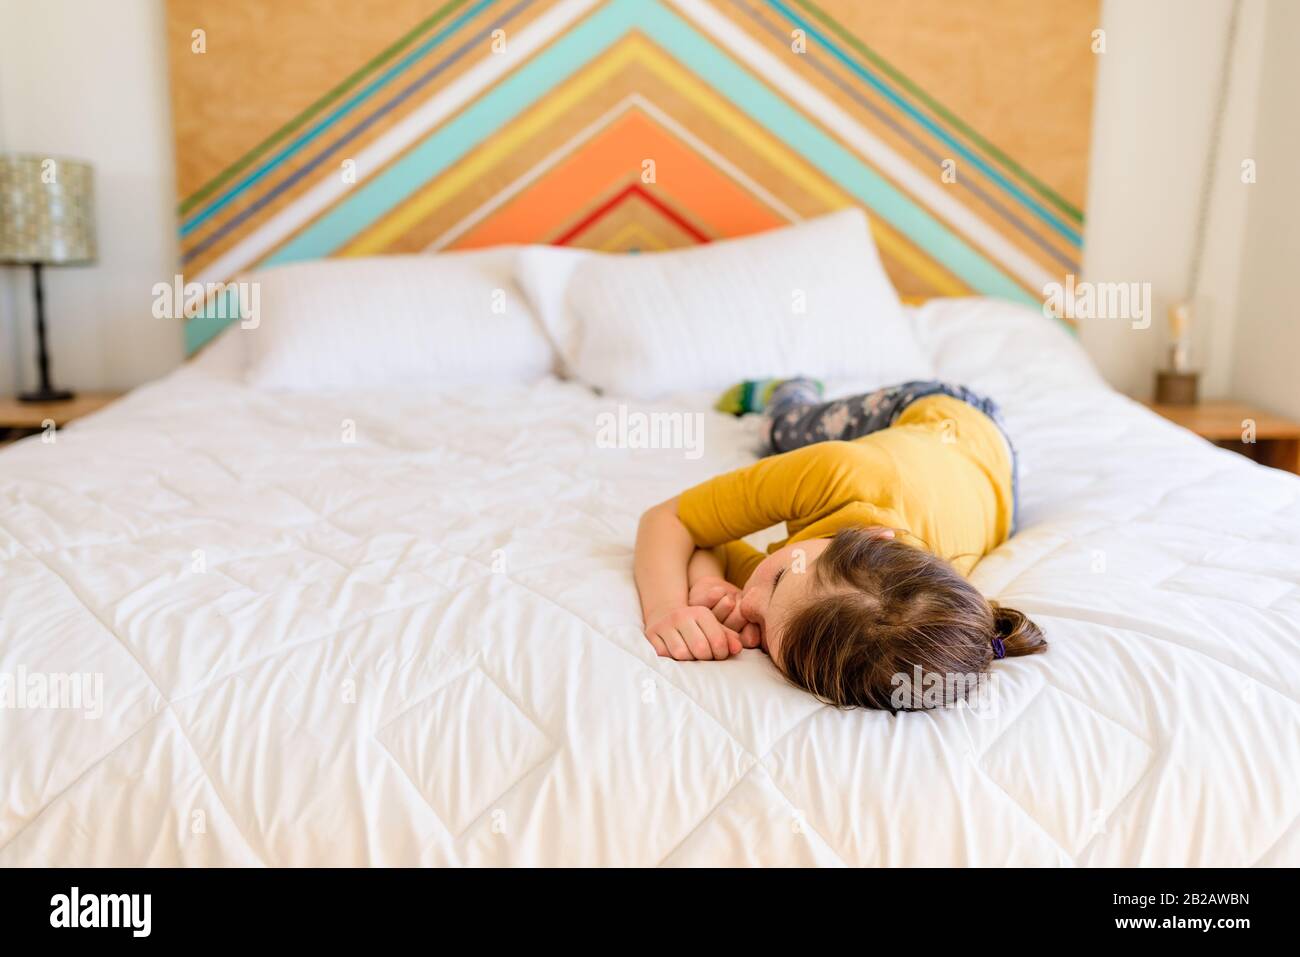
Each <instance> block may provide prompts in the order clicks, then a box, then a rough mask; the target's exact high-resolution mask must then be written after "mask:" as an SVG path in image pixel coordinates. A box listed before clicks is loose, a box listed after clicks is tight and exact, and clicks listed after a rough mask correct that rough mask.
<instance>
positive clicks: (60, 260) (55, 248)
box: [0, 153, 95, 402]
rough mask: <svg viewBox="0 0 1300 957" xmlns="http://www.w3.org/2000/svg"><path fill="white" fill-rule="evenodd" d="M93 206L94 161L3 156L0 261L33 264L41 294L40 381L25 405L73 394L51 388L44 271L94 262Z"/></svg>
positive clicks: (36, 287)
mask: <svg viewBox="0 0 1300 957" xmlns="http://www.w3.org/2000/svg"><path fill="white" fill-rule="evenodd" d="M94 206H95V192H94V188H93V184H92V178H91V168H90V164H89V163H80V162H77V161H75V160H64V159H56V158H53V157H49V156H33V155H15V154H12V153H11V154H0V263H3V264H6V265H21V266H31V267H32V284H33V285H32V288H33V292H34V294H35V296H36V369H37V374H38V375H39V383H38V385H37V387H36V389H35V390H34V391H32V392H26V393H24V394H22V395H20V396H19V397H18V398H19V400H20V401H23V402H58V401H61V400H64V399H70V398H72V393H71V392H68V391H67V390H65V389H56V388H54V387H53V386H52V385H51V384H50V356H49V352H48V351H47V349H46V345H45V293H44V290H43V288H42V287H41V268H42V267H43V266H75V265H84V264H86V263H92V262H94V261H95V209H94Z"/></svg>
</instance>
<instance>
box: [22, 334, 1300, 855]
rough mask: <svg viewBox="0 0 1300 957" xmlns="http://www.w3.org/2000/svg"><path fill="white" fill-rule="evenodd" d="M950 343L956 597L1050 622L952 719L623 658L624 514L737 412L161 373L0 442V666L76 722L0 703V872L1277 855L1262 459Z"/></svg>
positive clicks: (1299, 730) (1285, 494) (1277, 537)
mask: <svg viewBox="0 0 1300 957" xmlns="http://www.w3.org/2000/svg"><path fill="white" fill-rule="evenodd" d="M950 325H953V326H954V328H955V327H956V326H957V325H960V324H959V323H950ZM970 334H971V333H969V332H965V333H963V335H970ZM966 341H967V340H963V339H955V340H949V341H947V342H940V343H938V344H937V345H936V346H935V348H936V350H937V353H938V354H940V355H939V358H938V359H937V360H936V361H938V363H939V365H940V371H941V374H946V375H949V376H951V377H957V376H959V375H960V377H961V378H963V379H965V380H966V381H968V383H969V384H971V385H973V386H975V387H980V388H984V389H986V390H987V391H990V392H992V393H993V394H995V395H996V396H997V398H998V399H999V400H1000V401H1001V402H1002V404H1003V406H1004V409H1005V412H1006V416H1007V419H1008V421H1009V423H1010V426H1011V429H1012V431H1013V433H1014V434H1015V436H1016V437H1017V441H1018V445H1019V447H1020V450H1021V454H1022V457H1023V461H1024V466H1025V472H1024V475H1023V481H1022V490H1023V496H1024V501H1023V514H1022V518H1023V526H1024V527H1023V531H1022V532H1021V534H1020V535H1018V536H1017V537H1016V538H1015V539H1013V540H1012V541H1011V542H1009V543H1007V544H1006V545H1004V546H1003V547H1002V548H1000V549H998V550H997V551H996V552H995V553H993V554H992V555H991V556H989V557H988V558H987V559H986V560H985V561H984V562H982V563H981V564H980V565H979V567H978V568H977V569H976V572H975V575H974V579H975V582H976V584H978V585H979V586H980V587H981V588H982V589H983V590H984V591H985V592H986V593H987V594H989V595H990V596H992V597H997V598H1001V599H1004V600H1005V601H1007V602H1008V603H1010V604H1013V605H1014V606H1016V607H1018V608H1021V609H1022V610H1024V611H1025V612H1027V613H1029V614H1030V615H1031V616H1032V617H1034V618H1035V619H1036V620H1037V621H1038V622H1039V623H1040V624H1041V625H1042V626H1043V627H1044V629H1045V630H1046V632H1047V636H1048V638H1049V640H1050V642H1051V649H1050V652H1049V653H1048V654H1046V655H1041V656H1036V657H1034V658H1025V659H1017V660H1009V661H1007V662H1002V663H999V664H998V665H997V666H996V675H997V707H996V708H994V709H991V710H989V711H987V712H985V713H978V714H977V713H975V712H972V711H970V710H968V709H954V710H948V711H942V712H927V713H912V714H901V715H898V716H891V715H888V714H885V713H878V712H863V711H838V710H835V709H832V708H828V707H824V706H822V705H821V704H819V703H818V702H817V701H815V700H814V699H812V698H811V697H809V696H808V695H806V694H804V693H802V692H800V691H798V690H796V689H794V688H792V687H790V686H788V685H786V684H785V683H784V682H783V681H782V680H781V679H780V678H779V677H778V675H777V674H776V672H775V671H774V670H773V668H772V667H771V665H770V663H769V662H768V660H767V659H766V657H764V656H763V655H762V654H761V653H760V652H757V651H747V652H745V653H744V654H742V655H741V656H740V657H739V658H737V659H733V660H731V661H727V662H722V663H678V662H674V661H670V660H665V659H660V658H657V657H656V656H655V655H654V654H653V652H652V650H651V648H650V646H649V645H648V644H647V643H646V642H645V641H644V639H643V638H642V637H641V634H640V622H639V614H638V608H637V601H636V593H635V588H634V586H633V582H632V576H631V558H632V542H633V536H634V532H635V527H636V521H637V517H638V514H639V512H640V511H641V510H642V509H643V508H644V507H646V506H648V505H650V504H652V503H653V502H656V501H659V500H661V499H663V498H665V497H667V496H668V495H670V494H673V493H674V492H676V491H677V490H679V489H680V488H681V487H683V486H685V485H686V484H688V483H691V482H694V481H697V480H699V479H702V478H704V477H706V476H708V475H711V474H714V473H716V472H718V471H720V470H722V469H726V468H730V467H734V466H737V465H740V464H743V463H745V462H747V461H750V460H751V459H752V456H753V449H754V430H753V424H752V423H750V422H745V421H737V420H731V419H728V418H725V417H722V416H715V415H712V414H710V415H708V416H707V417H706V419H705V430H704V434H703V438H704V441H703V443H702V452H703V454H702V455H701V456H700V457H698V458H691V457H689V456H687V455H685V454H683V451H682V450H680V449H677V450H672V449H659V450H655V449H639V450H632V449H611V448H601V447H599V445H598V443H597V442H596V441H595V435H596V428H597V426H596V423H597V416H598V415H600V413H602V412H608V411H611V410H616V409H617V403H616V402H613V401H612V400H610V399H604V398H600V397H598V396H596V395H594V394H592V393H591V392H590V391H588V390H586V389H584V388H583V387H581V386H579V385H577V384H573V383H563V382H559V381H555V380H547V381H545V382H543V383H541V384H540V385H538V386H536V387H532V388H529V389H520V390H515V391H512V390H509V389H506V390H502V389H493V390H491V391H490V392H487V391H485V392H484V393H483V394H476V393H473V392H462V393H461V394H454V395H445V394H442V395H440V394H436V393H432V392H431V393H421V392H411V391H404V392H390V393H383V394H378V393H377V394H365V395H269V394H265V393H260V392H257V391H254V390H252V389H250V388H249V387H247V386H245V385H243V384H241V383H240V382H239V381H238V380H237V379H235V378H232V377H230V376H228V375H226V374H224V373H223V372H222V370H220V369H218V368H213V367H211V363H209V364H208V365H207V366H205V364H204V363H203V362H199V363H197V364H195V365H192V366H190V367H187V368H184V369H182V370H180V371H179V372H177V373H175V374H173V375H171V376H170V377H168V378H166V379H164V380H162V381H161V382H158V383H155V384H153V385H150V386H147V387H145V388H142V389H139V390H137V391H135V392H133V393H132V394H131V395H130V396H128V397H127V398H126V399H124V400H123V401H121V402H119V403H117V404H115V405H114V406H111V407H110V408H109V409H107V410H105V411H104V412H102V413H100V414H98V415H96V416H93V417H91V418H89V419H86V420H83V421H81V422H79V423H77V424H74V425H73V426H71V427H69V428H68V429H67V430H66V431H64V432H61V433H59V434H58V436H57V441H55V442H54V443H52V444H48V443H43V442H42V441H41V440H40V439H39V438H33V439H29V440H26V441H23V442H21V443H18V444H16V445H14V446H12V447H10V448H8V449H6V450H5V451H3V452H0V675H7V676H9V677H10V680H11V681H12V680H14V679H16V677H17V676H18V675H19V674H20V673H21V674H23V675H27V676H30V675H33V674H36V675H45V676H57V675H69V674H77V675H82V674H85V675H95V676H98V678H99V679H101V680H102V694H101V695H100V697H99V699H98V710H99V711H100V712H101V713H100V714H98V715H89V714H88V713H87V712H88V711H89V710H90V709H89V708H88V707H85V705H86V704H87V702H88V701H89V694H88V695H87V700H86V701H83V702H82V705H83V707H81V708H80V709H74V708H64V709H56V708H49V707H46V708H37V707H21V706H19V705H17V704H11V706H10V707H9V708H6V709H4V710H0V795H2V796H3V802H2V807H0V864H3V865H40V864H132V865H135V864H139V865H173V864H186V865H199V864H207V865H262V864H265V865H316V864H375V865H423V864H537V865H553V864H557V865H558V864H600V865H622V864H627V865H654V864H664V865H699V864H742V865H762V864H829V865H834V864H850V865H917V864H932V865H946V864H952V865H1075V864H1078V865H1184V864H1185V865H1209V864H1214V865H1254V864H1258V865H1269V864H1290V865H1295V864H1297V863H1300V822H1298V815H1300V787H1297V774H1298V773H1300V772H1298V771H1297V769H1300V479H1296V478H1295V477H1293V476H1290V475H1285V474H1282V473H1280V472H1276V471H1271V470H1267V469H1263V468H1260V467H1257V466H1255V465H1253V464H1252V463H1250V462H1248V461H1246V460H1245V459H1243V458H1241V457H1238V456H1236V455H1234V454H1232V453H1230V452H1225V451H1221V450H1218V449H1215V448H1213V447H1212V446H1210V445H1208V444H1206V443H1204V442H1202V441H1200V440H1199V439H1196V438H1194V437H1193V436H1191V435H1190V434H1188V433H1185V432H1182V431H1180V430H1178V429H1176V428H1174V427H1173V426H1171V425H1168V424H1167V423H1165V422H1163V421H1162V420H1160V419H1158V418H1157V417H1156V416H1154V415H1152V414H1151V413H1149V412H1147V411H1146V410H1144V409H1142V408H1141V407H1140V406H1138V405H1137V404H1135V403H1133V402H1131V401H1130V400H1128V399H1125V398H1123V397H1121V396H1119V395H1117V394H1115V393H1113V392H1111V391H1110V390H1109V389H1107V388H1106V387H1105V386H1103V385H1101V384H1100V382H1098V381H1094V380H1090V379H1088V378H1087V377H1086V376H1085V377H1082V378H1080V379H1079V380H1077V381H1073V382H1070V383H1067V384H1063V383H1061V382H1058V381H1051V378H1052V377H1051V376H1041V375H1040V376H1037V377H1033V376H1028V375H1023V376H1021V375H1012V374H1010V373H1005V372H998V373H995V372H993V371H990V370H989V369H988V368H985V367H983V366H981V367H978V368H976V367H972V366H971V365H970V363H971V362H972V361H973V360H972V358H971V355H970V350H968V349H966V348H963V347H958V345H957V344H958V343H964V342H966ZM945 355H946V356H948V357H949V360H951V361H948V362H947V365H946V366H945V361H944V359H943V356H945ZM1004 358H1005V357H1004ZM962 362H965V363H966V364H967V365H966V367H962ZM1006 365H1007V363H1005V362H1004V363H1000V366H1001V367H1002V368H1004V369H1005V368H1006ZM990 366H991V364H990ZM701 402H702V398H701V397H677V398H675V399H674V400H673V401H671V402H666V403H659V404H656V405H654V406H653V408H655V409H660V410H664V409H682V410H691V409H699V408H704V407H705V406H704V405H702V404H701ZM646 408H650V406H640V405H635V406H632V407H630V411H638V410H644V409H646ZM350 431H351V434H349V432H350ZM348 438H352V439H353V440H352V441H346V439H348ZM11 687H12V685H11ZM28 703H29V704H30V702H28Z"/></svg>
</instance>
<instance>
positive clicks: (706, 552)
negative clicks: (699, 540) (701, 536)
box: [686, 548, 727, 590]
mask: <svg viewBox="0 0 1300 957" xmlns="http://www.w3.org/2000/svg"><path fill="white" fill-rule="evenodd" d="M686 579H687V587H688V588H689V589H690V590H694V588H695V586H696V585H698V584H699V583H700V582H702V581H704V580H705V579H708V580H710V581H714V580H716V581H719V582H725V581H726V580H727V576H726V570H725V569H724V568H723V567H722V560H721V559H720V558H718V553H717V552H716V551H714V550H713V549H712V548H697V549H695V554H694V555H692V556H691V560H690V563H689V564H688V565H687V566H686Z"/></svg>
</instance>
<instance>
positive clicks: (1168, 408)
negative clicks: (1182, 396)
mask: <svg viewBox="0 0 1300 957" xmlns="http://www.w3.org/2000/svg"><path fill="white" fill-rule="evenodd" d="M1147 406H1148V407H1149V408H1150V409H1151V411H1153V412H1156V413H1158V414H1159V415H1162V416H1164V417H1165V418H1166V419H1168V420H1169V421H1170V422H1173V423H1175V424H1177V425H1181V426H1182V427H1183V428H1185V429H1189V430H1191V431H1192V432H1195V433H1196V434H1197V435H1199V436H1200V437H1201V438H1203V439H1209V440H1210V441H1211V442H1213V443H1214V444H1215V445H1218V446H1221V447H1222V448H1225V449H1232V450H1233V451H1234V452H1240V453H1241V454H1242V455H1244V456H1246V457H1247V458H1250V459H1254V460H1255V461H1256V462H1259V463H1260V464H1261V465H1270V466H1272V467H1273V468H1275V469H1285V470H1286V471H1288V472H1294V473H1295V474H1296V475H1300V422H1293V421H1291V420H1290V419H1287V418H1284V417H1283V416H1280V415H1274V414H1273V413H1271V412H1264V411H1263V410H1261V409H1258V408H1255V407H1254V406H1250V405H1247V404H1246V403H1244V402H1228V401H1221V402H1198V403H1197V404H1196V405H1157V404H1156V403H1154V402H1148V403H1147ZM1251 423H1253V424H1254V429H1255V441H1254V442H1253V443H1252V442H1245V441H1243V436H1245V435H1246V434H1248V430H1249V427H1250V425H1251Z"/></svg>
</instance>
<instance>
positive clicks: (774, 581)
mask: <svg viewBox="0 0 1300 957" xmlns="http://www.w3.org/2000/svg"><path fill="white" fill-rule="evenodd" d="M784 575H785V569H784V568H783V569H781V570H780V571H779V572H777V573H776V577H775V578H773V579H772V594H773V595H775V594H776V586H777V585H779V584H781V578H782V577H783V576H784Z"/></svg>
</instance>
